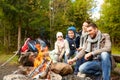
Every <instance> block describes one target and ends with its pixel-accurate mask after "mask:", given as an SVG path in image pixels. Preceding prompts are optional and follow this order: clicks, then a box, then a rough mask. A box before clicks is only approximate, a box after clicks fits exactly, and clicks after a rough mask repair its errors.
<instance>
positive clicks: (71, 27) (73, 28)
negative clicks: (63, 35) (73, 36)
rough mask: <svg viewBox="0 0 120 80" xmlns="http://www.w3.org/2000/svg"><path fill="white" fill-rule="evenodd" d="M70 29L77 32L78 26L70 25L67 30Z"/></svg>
mask: <svg viewBox="0 0 120 80" xmlns="http://www.w3.org/2000/svg"><path fill="white" fill-rule="evenodd" d="M69 30H72V31H74V32H76V28H75V27H74V26H70V27H69V28H68V29H67V31H69Z"/></svg>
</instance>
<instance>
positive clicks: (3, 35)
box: [0, 0, 120, 52]
mask: <svg viewBox="0 0 120 80" xmlns="http://www.w3.org/2000/svg"><path fill="white" fill-rule="evenodd" d="M93 1H94V0H0V51H2V50H3V51H8V52H9V51H14V50H17V49H19V48H20V47H21V46H22V45H23V43H24V40H25V38H27V37H31V38H33V39H35V38H37V37H39V36H40V37H41V38H43V39H45V40H47V41H48V42H50V48H51V49H53V46H54V41H55V40H56V32H57V31H62V32H63V34H64V35H66V30H67V28H68V27H69V26H71V25H73V26H75V27H76V28H77V30H80V29H81V26H82V23H83V22H84V21H85V20H89V19H90V17H91V11H90V10H91V8H92V7H93V6H95V4H94V3H93ZM106 3H107V4H106ZM119 3H120V2H119V0H118V1H117V0H105V3H104V5H103V7H102V11H101V14H102V15H101V18H100V19H99V20H97V21H96V22H97V24H98V26H99V27H100V29H101V30H102V31H104V32H108V33H110V35H111V36H112V40H113V42H114V43H117V42H118V41H119V35H120V34H119V29H120V28H119V27H118V26H119V25H120V23H119V21H120V14H119V13H120V12H119V9H120V7H119ZM113 31H114V32H113ZM116 36H117V37H116ZM64 37H65V36H64Z"/></svg>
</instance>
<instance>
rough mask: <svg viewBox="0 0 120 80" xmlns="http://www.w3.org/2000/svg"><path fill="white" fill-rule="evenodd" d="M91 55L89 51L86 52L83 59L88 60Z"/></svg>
mask: <svg viewBox="0 0 120 80" xmlns="http://www.w3.org/2000/svg"><path fill="white" fill-rule="evenodd" d="M91 57H92V53H91V52H90V53H87V54H85V57H84V58H85V60H89V59H90V58H91Z"/></svg>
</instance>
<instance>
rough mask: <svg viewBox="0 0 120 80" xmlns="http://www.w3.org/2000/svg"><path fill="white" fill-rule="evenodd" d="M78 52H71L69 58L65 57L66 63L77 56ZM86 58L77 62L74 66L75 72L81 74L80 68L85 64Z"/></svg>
mask: <svg viewBox="0 0 120 80" xmlns="http://www.w3.org/2000/svg"><path fill="white" fill-rule="evenodd" d="M77 53H78V52H77V51H76V50H71V51H70V54H69V56H66V55H65V56H64V59H65V63H67V60H68V59H69V58H70V57H72V56H73V55H76V54H77ZM84 61H85V60H84V57H83V58H82V59H78V60H77V61H76V64H75V65H74V72H76V73H77V72H79V66H80V65H81V64H82V63H83V62H84Z"/></svg>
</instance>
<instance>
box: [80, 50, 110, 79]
mask: <svg viewBox="0 0 120 80" xmlns="http://www.w3.org/2000/svg"><path fill="white" fill-rule="evenodd" d="M79 71H80V72H81V73H85V74H91V75H94V76H99V75H101V74H102V78H103V80H110V73H111V61H110V54H109V53H107V52H102V53H101V59H100V60H92V61H87V62H85V63H83V64H82V65H80V67H79Z"/></svg>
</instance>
